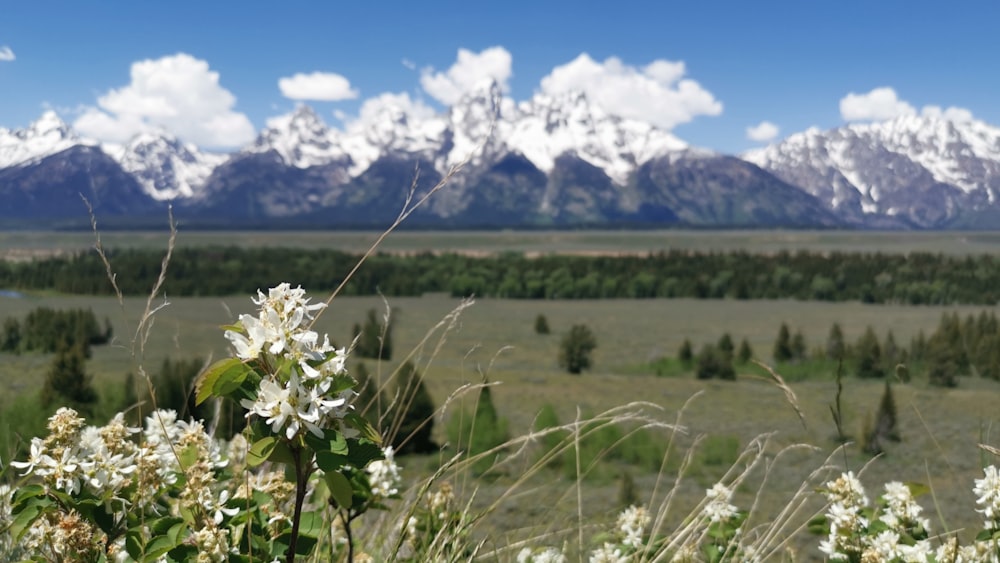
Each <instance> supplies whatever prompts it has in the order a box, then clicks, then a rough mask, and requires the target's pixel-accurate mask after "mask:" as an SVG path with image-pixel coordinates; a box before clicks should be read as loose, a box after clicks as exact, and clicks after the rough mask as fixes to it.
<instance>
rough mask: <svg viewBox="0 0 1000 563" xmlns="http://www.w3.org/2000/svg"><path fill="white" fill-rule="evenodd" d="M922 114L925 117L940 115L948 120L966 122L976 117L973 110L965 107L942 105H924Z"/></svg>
mask: <svg viewBox="0 0 1000 563" xmlns="http://www.w3.org/2000/svg"><path fill="white" fill-rule="evenodd" d="M920 115H922V116H924V117H939V118H942V119H947V120H948V121H955V122H958V123H966V122H969V121H972V120H973V119H975V118H974V117H973V116H972V112H971V111H969V110H967V109H965V108H957V107H955V106H951V107H947V108H944V109H941V106H924V107H922V108H920Z"/></svg>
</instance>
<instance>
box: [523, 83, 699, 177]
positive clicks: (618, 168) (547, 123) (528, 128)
mask: <svg viewBox="0 0 1000 563" xmlns="http://www.w3.org/2000/svg"><path fill="white" fill-rule="evenodd" d="M507 143H508V145H509V146H510V147H511V148H512V149H514V150H516V151H518V152H520V153H521V154H523V155H524V156H525V157H527V158H528V160H530V161H531V162H532V163H534V165H535V166H537V167H538V168H539V169H540V170H542V171H545V172H550V171H551V170H552V167H553V165H554V163H555V159H556V157H558V156H560V155H562V154H565V153H570V154H573V155H575V156H576V157H578V158H580V159H581V160H584V161H586V162H588V163H590V164H593V165H594V166H596V167H597V168H600V169H602V170H604V172H605V173H606V174H607V175H608V177H610V178H611V179H612V180H614V181H615V182H616V183H618V184H620V185H621V184H624V183H625V181H626V179H627V178H628V175H629V174H630V173H631V172H632V171H633V170H635V168H636V167H637V166H639V165H641V164H643V163H644V162H646V161H648V160H650V159H652V158H654V157H657V156H662V155H665V154H668V153H670V152H673V151H679V150H683V149H685V148H687V145H686V143H684V142H683V141H681V140H680V139H678V138H677V137H674V136H673V135H671V134H670V133H667V132H665V131H662V130H660V129H657V128H655V127H653V126H652V125H650V124H648V123H644V122H640V121H636V120H633V119H623V118H620V117H617V116H613V115H610V114H608V113H607V112H605V111H604V110H603V109H602V108H600V107H599V106H597V105H595V104H592V103H590V101H589V100H588V99H587V96H586V95H585V94H583V93H572V92H571V93H566V94H563V95H561V96H558V97H551V96H547V95H544V94H536V95H535V96H534V97H533V98H532V99H531V100H529V101H527V102H522V103H521V104H519V106H518V115H517V119H516V120H515V121H514V122H513V123H511V124H510V131H509V132H508V133H507Z"/></svg>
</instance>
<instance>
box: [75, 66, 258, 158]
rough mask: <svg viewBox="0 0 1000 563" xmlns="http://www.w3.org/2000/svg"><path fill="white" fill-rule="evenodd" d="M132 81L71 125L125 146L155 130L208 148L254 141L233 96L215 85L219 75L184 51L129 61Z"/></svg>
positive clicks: (106, 95)
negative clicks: (137, 137)
mask: <svg viewBox="0 0 1000 563" xmlns="http://www.w3.org/2000/svg"><path fill="white" fill-rule="evenodd" d="M130 74H131V80H130V82H129V84H128V85H126V86H123V87H122V88H117V89H113V90H109V91H108V92H107V93H106V94H104V95H103V96H101V97H99V98H98V99H97V106H98V107H93V106H91V107H88V108H87V109H86V110H85V111H84V112H83V114H82V115H81V116H80V117H79V118H77V120H76V121H75V122H74V123H73V126H74V127H75V128H76V129H77V130H78V131H80V132H81V133H83V134H85V135H89V136H92V137H96V138H97V139H100V140H102V141H110V142H125V141H127V140H129V139H130V138H132V137H133V136H135V135H136V134H138V133H142V132H147V131H153V130H157V129H163V130H166V131H167V132H169V133H172V134H173V135H176V136H177V137H179V138H181V139H184V140H185V141H189V142H192V143H195V144H197V145H201V146H204V147H211V148H227V147H236V146H239V145H242V144H245V143H248V142H250V141H251V140H253V137H254V134H255V132H254V127H253V124H251V123H250V120H249V119H248V118H247V116H246V115H244V114H242V113H239V112H236V111H233V106H234V105H235V104H236V97H235V96H233V94H232V93H231V92H229V90H226V89H225V88H223V87H222V86H221V85H220V84H219V73H217V72H215V71H212V70H210V69H209V66H208V63H207V62H205V61H203V60H200V59H196V58H194V57H192V56H191V55H187V54H185V53H178V54H176V55H172V56H167V57H162V58H159V59H155V60H154V59H147V60H144V61H138V62H135V63H132V69H131V73H130Z"/></svg>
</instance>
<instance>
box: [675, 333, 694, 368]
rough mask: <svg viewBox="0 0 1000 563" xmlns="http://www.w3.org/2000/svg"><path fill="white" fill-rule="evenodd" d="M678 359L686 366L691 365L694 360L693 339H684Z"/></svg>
mask: <svg viewBox="0 0 1000 563" xmlns="http://www.w3.org/2000/svg"><path fill="white" fill-rule="evenodd" d="M677 359H678V360H680V362H681V364H682V365H683V366H684V367H686V368H688V367H691V362H693V361H694V351H693V350H692V349H691V341H690V340H688V339H687V338H685V339H684V342H682V343H681V347H680V349H679V350H678V351H677Z"/></svg>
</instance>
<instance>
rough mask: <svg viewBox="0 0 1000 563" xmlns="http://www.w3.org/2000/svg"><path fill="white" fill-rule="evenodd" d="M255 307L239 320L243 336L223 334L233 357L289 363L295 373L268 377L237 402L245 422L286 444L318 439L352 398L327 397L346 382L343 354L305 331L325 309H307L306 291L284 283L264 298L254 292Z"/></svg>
mask: <svg viewBox="0 0 1000 563" xmlns="http://www.w3.org/2000/svg"><path fill="white" fill-rule="evenodd" d="M253 302H254V304H256V305H257V306H258V307H259V308H260V310H259V312H258V315H257V316H256V317H254V316H251V315H240V319H239V323H240V326H241V329H242V330H239V331H237V330H227V331H226V333H225V336H226V338H227V339H229V341H230V342H232V344H233V349H234V351H235V353H236V357H238V358H239V359H241V360H243V361H258V360H262V359H263V360H267V359H268V358H267V357H266V356H270V357H271V358H275V359H277V358H280V359H284V360H290V361H292V362H293V367H292V368H291V369H290V370H289V372H290V373H289V374H288V375H287V376H285V375H281V374H275V373H272V374H271V375H269V376H268V377H266V378H265V379H264V380H263V381H261V383H260V389H259V390H258V393H257V398H256V399H255V400H253V401H251V400H249V399H243V400H242V401H241V404H242V405H243V406H244V407H245V408H246V409H248V410H249V412H248V413H247V416H248V417H249V416H252V415H257V416H260V417H261V418H264V419H265V420H266V422H267V424H269V425H271V430H272V431H274V432H275V433H284V434H285V436H286V437H287V438H288V439H291V438H292V437H294V436H295V435H296V434H299V433H301V432H303V431H309V432H312V433H313V434H315V435H317V436H319V437H322V436H323V430H322V428H323V427H324V426H327V425H328V424H329V423H335V422H336V421H337V420H340V419H342V418H343V417H344V415H345V414H346V413H347V412H348V410H349V409H350V405H349V402H350V400H351V399H352V398H353V397H354V395H355V393H354V391H353V390H351V389H349V388H348V389H344V390H342V391H339V392H336V394H335V396H332V397H331V395H332V394H333V389H334V386H335V383H336V382H337V378H338V377H346V376H347V368H346V365H345V364H346V362H347V351H346V350H345V349H344V348H340V349H336V348H334V347H333V346H331V345H330V339H329V337H327V336H324V337H323V342H322V343H320V341H319V334H318V333H316V332H314V331H312V330H309V328H308V324H309V321H311V320H312V319H313V312H314V311H317V310H320V309H322V308H324V307H325V306H326V305H324V304H322V303H315V304H310V303H309V298H307V297H306V296H305V290H303V289H302V288H301V287H297V288H294V289H293V288H292V287H291V286H290V285H289V284H288V283H282V284H280V285H278V286H277V287H273V288H271V289H270V290H268V294H267V295H266V296H265V295H264V294H263V292H261V291H260V290H258V291H257V298H256V299H253ZM265 365H269V364H267V363H266V362H265ZM271 367H273V366H271ZM345 430H347V429H345Z"/></svg>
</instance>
